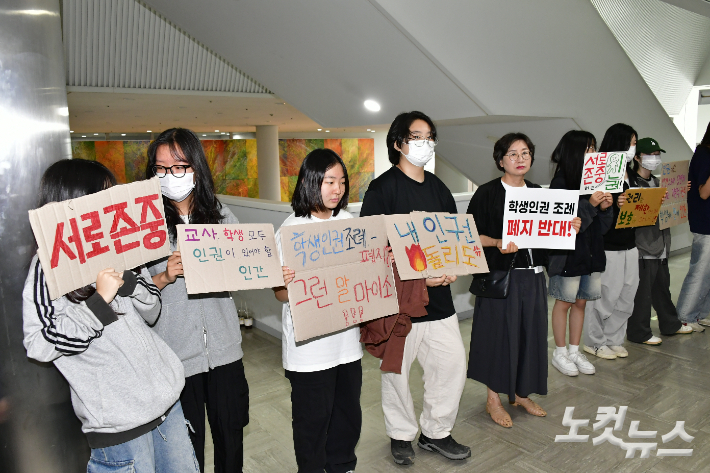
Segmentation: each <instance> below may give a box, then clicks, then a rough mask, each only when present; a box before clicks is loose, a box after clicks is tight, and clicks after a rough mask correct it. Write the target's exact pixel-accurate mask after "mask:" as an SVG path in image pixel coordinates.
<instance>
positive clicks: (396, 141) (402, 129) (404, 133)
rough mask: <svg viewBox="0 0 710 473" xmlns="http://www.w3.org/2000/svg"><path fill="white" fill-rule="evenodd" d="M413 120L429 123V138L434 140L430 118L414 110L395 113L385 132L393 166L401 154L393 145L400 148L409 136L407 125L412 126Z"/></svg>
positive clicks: (433, 126) (432, 124)
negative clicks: (395, 115)
mask: <svg viewBox="0 0 710 473" xmlns="http://www.w3.org/2000/svg"><path fill="white" fill-rule="evenodd" d="M415 120H424V121H425V122H426V123H427V125H429V128H431V139H432V140H434V141H436V126H435V125H434V122H433V121H431V118H429V117H428V116H426V115H425V114H423V113H422V112H417V111H416V110H414V111H411V112H403V113H400V114H399V115H397V118H395V119H394V121H393V122H392V125H390V129H389V131H388V132H387V154H388V156H389V160H390V163H392V165H393V166H396V165H397V164H399V157H400V155H401V153H400V152H399V151H397V150H396V149H395V147H394V146H395V145H397V147H398V148H399V149H402V144H404V143H405V142H406V141H407V139H408V138H409V127H410V126H412V123H414V121H415Z"/></svg>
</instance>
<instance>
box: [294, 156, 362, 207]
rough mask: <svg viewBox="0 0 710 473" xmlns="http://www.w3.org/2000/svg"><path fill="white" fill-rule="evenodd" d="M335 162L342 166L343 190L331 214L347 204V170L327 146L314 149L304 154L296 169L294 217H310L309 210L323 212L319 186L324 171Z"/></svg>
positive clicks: (320, 186)
mask: <svg viewBox="0 0 710 473" xmlns="http://www.w3.org/2000/svg"><path fill="white" fill-rule="evenodd" d="M336 164H340V165H341V166H342V167H343V174H344V175H345V192H344V193H343V195H342V197H341V198H340V202H338V206H337V207H336V208H335V209H333V216H336V215H338V213H339V212H340V210H341V209H345V208H346V207H347V206H348V199H349V197H350V181H349V180H348V170H347V168H346V167H345V163H344V162H343V160H342V158H341V157H340V156H338V153H336V152H335V151H333V150H332V149H328V148H320V149H314V150H313V151H311V152H310V153H308V155H306V157H305V159H304V160H303V163H302V164H301V169H300V170H299V171H298V181H296V188H295V189H294V190H293V198H292V199H291V207H292V208H293V211H294V212H295V213H296V217H308V218H310V217H311V212H323V211H325V210H327V208H326V206H325V204H323V196H322V195H321V188H322V186H323V178H324V177H325V173H326V171H328V169H330V168H332V167H333V166H335V165H336Z"/></svg>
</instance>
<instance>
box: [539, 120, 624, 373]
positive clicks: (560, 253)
mask: <svg viewBox="0 0 710 473" xmlns="http://www.w3.org/2000/svg"><path fill="white" fill-rule="evenodd" d="M596 146H597V141H596V139H595V138H594V135H592V134H591V133H589V132H588V131H581V130H571V131H568V132H567V133H565V135H564V136H563V137H562V139H561V140H560V142H559V143H558V145H557V147H556V148H555V151H553V152H552V158H551V161H552V162H553V163H555V164H557V168H556V169H555V175H554V177H553V179H552V182H551V183H550V189H568V190H579V187H580V183H581V180H582V169H583V167H584V155H585V153H593V152H594V151H595V150H596ZM612 203H613V200H612V196H611V194H609V193H604V192H601V191H597V192H595V193H594V194H592V195H580V196H579V204H578V207H577V209H578V211H577V216H579V217H581V219H582V227H581V229H580V231H579V234H578V235H577V239H576V241H575V247H574V250H552V251H551V252H550V259H549V264H548V267H547V276H548V277H549V278H550V283H549V289H548V293H549V295H550V296H551V297H554V298H555V299H556V300H555V305H553V306H552V333H553V335H554V337H555V346H556V348H555V351H554V353H553V355H552V366H554V367H555V368H557V370H558V371H559V372H560V373H562V374H565V375H567V376H577V375H578V374H579V373H584V374H594V372H595V369H594V365H593V364H591V363H590V362H589V361H588V360H587V357H585V356H584V354H583V353H580V351H579V342H580V340H581V339H582V327H583V325H584V307H585V306H586V304H587V301H588V300H596V299H599V298H600V297H601V295H602V287H601V272H602V271H604V268H605V267H606V255H605V254H604V239H603V235H604V234H605V233H606V232H607V230H609V227H611V225H612V217H613V215H614V213H613V211H610V210H609V207H611V205H612ZM568 313H569V351H568V349H567V344H566V340H565V335H566V333H567V314H568Z"/></svg>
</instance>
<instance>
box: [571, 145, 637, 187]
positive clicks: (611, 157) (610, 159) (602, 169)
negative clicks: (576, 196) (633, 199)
mask: <svg viewBox="0 0 710 473" xmlns="http://www.w3.org/2000/svg"><path fill="white" fill-rule="evenodd" d="M626 154H627V153H626V151H612V152H608V153H587V154H585V155H584V167H583V168H582V182H581V184H580V187H579V193H580V194H581V195H587V194H594V193H595V192H597V191H602V192H611V193H616V192H621V191H623V190H624V174H625V172H626Z"/></svg>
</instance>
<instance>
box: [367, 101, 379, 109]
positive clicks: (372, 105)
mask: <svg viewBox="0 0 710 473" xmlns="http://www.w3.org/2000/svg"><path fill="white" fill-rule="evenodd" d="M365 108H366V109H368V110H369V111H371V112H379V111H380V108H381V107H380V104H379V103H377V102H375V101H374V100H365Z"/></svg>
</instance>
